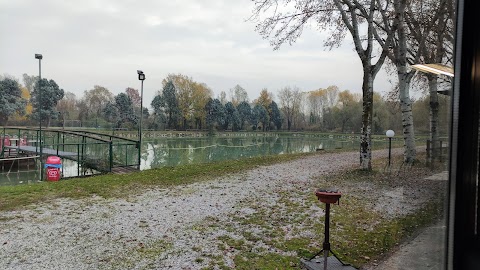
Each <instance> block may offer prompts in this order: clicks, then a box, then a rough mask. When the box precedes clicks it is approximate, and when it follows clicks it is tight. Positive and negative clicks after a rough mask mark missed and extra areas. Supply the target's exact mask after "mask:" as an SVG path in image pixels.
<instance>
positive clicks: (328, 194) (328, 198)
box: [303, 189, 355, 270]
mask: <svg viewBox="0 0 480 270" xmlns="http://www.w3.org/2000/svg"><path fill="white" fill-rule="evenodd" d="M315 195H316V196H317V198H318V200H319V201H320V202H322V203H325V206H326V207H325V231H324V234H325V238H324V240H323V246H322V250H320V251H319V252H318V253H317V254H315V255H313V256H312V257H311V258H310V259H309V260H308V261H304V260H303V263H304V266H305V267H306V268H307V269H319V268H318V266H317V265H316V264H312V263H311V261H312V260H313V259H314V258H315V257H317V256H318V255H320V254H322V253H323V269H324V270H327V267H329V266H330V267H329V268H328V269H345V267H346V268H347V269H355V268H353V267H351V266H350V265H349V264H346V263H343V262H342V261H341V260H340V259H339V258H338V257H337V255H335V253H333V251H332V250H331V248H330V204H332V203H338V204H340V197H342V193H340V192H339V191H338V190H335V189H317V190H315ZM329 253H331V254H332V255H333V256H334V258H335V261H334V262H332V263H331V264H330V265H329V264H328V255H329ZM317 263H320V261H317Z"/></svg>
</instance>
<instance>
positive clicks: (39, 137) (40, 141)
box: [35, 53, 43, 181]
mask: <svg viewBox="0 0 480 270" xmlns="http://www.w3.org/2000/svg"><path fill="white" fill-rule="evenodd" d="M35 59H38V95H37V103H38V108H37V109H38V118H39V121H38V122H39V130H38V138H37V139H38V144H39V146H40V181H43V145H42V87H41V86H40V84H41V82H42V59H43V55H41V54H39V53H36V54H35Z"/></svg>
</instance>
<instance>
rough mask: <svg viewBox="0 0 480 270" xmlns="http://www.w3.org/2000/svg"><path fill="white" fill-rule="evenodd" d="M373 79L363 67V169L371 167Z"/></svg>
mask: <svg viewBox="0 0 480 270" xmlns="http://www.w3.org/2000/svg"><path fill="white" fill-rule="evenodd" d="M373 79H374V76H372V74H371V72H370V71H369V70H366V68H365V67H364V72H363V83H362V92H363V102H362V103H363V113H362V134H361V141H360V166H361V167H362V169H364V170H371V169H372V122H373V121H372V116H373Z"/></svg>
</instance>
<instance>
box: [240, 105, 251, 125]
mask: <svg viewBox="0 0 480 270" xmlns="http://www.w3.org/2000/svg"><path fill="white" fill-rule="evenodd" d="M237 112H238V118H239V123H240V129H245V121H250V119H251V117H252V108H251V107H250V105H249V104H248V103H247V102H245V101H242V102H240V104H238V106H237Z"/></svg>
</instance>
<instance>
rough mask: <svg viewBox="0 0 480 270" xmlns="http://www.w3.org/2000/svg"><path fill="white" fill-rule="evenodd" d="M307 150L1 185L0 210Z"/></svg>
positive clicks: (154, 183) (192, 178) (199, 175)
mask: <svg viewBox="0 0 480 270" xmlns="http://www.w3.org/2000/svg"><path fill="white" fill-rule="evenodd" d="M313 154H315V153H310V154H293V155H278V156H266V157H255V158H247V159H241V160H229V161H222V162H213V163H205V164H191V165H182V166H177V167H164V168H158V169H151V170H146V171H141V172H135V173H131V174H125V175H113V174H106V175H100V176H92V177H87V178H76V179H69V180H62V181H59V182H43V183H36V184H29V185H17V186H3V187H0V211H5V210H13V209H18V208H22V207H25V206H28V205H31V204H37V203H41V202H48V201H51V200H52V199H55V198H82V197H88V196H92V195H98V196H101V197H105V198H109V197H127V196H130V195H135V194H137V193H139V192H141V191H142V190H144V189H146V188H153V187H157V188H166V187H171V186H177V185H184V184H189V183H193V182H198V181H204V180H208V179H211V178H213V177H217V176H222V175H227V174H231V173H235V172H239V171H242V170H246V169H251V168H254V167H256V166H262V165H269V164H274V163H279V162H285V161H289V160H293V159H297V158H300V157H303V156H306V155H313Z"/></svg>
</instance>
